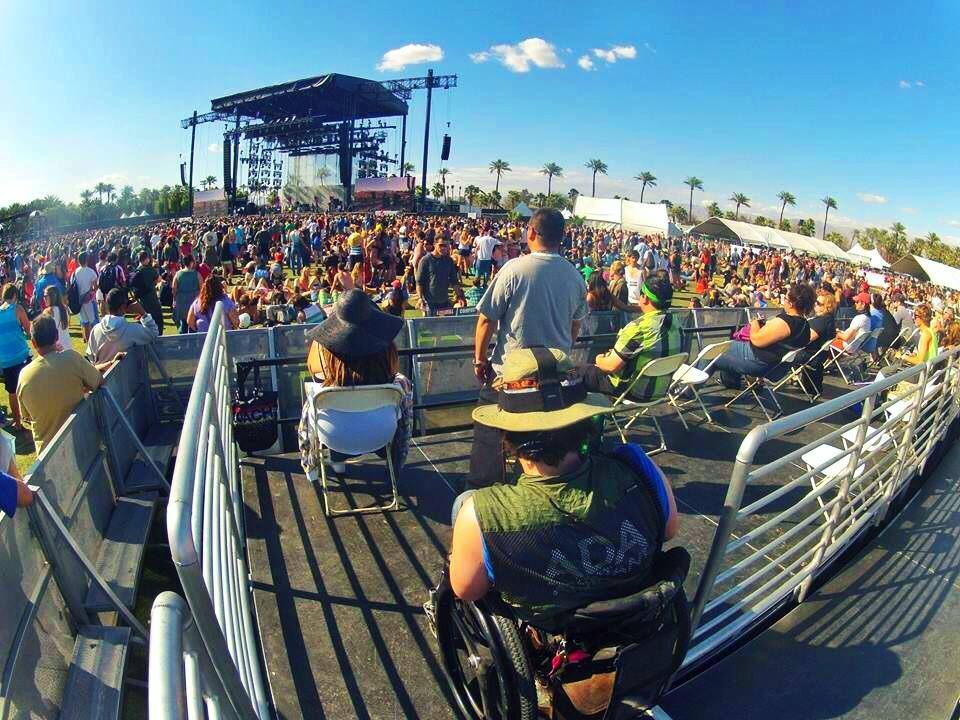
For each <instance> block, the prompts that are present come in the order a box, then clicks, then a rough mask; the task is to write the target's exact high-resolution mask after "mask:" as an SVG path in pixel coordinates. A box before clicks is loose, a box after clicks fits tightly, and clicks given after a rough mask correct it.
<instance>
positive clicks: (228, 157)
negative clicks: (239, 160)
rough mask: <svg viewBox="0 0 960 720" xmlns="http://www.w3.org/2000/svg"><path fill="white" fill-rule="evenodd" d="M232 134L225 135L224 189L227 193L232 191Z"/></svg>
mask: <svg viewBox="0 0 960 720" xmlns="http://www.w3.org/2000/svg"><path fill="white" fill-rule="evenodd" d="M230 148H231V146H230V136H229V135H224V136H223V191H224V192H225V193H228V194H229V193H230V191H231V190H230V188H231V187H232V185H231V178H230V175H231V170H232V166H233V153H232V152H231V151H230Z"/></svg>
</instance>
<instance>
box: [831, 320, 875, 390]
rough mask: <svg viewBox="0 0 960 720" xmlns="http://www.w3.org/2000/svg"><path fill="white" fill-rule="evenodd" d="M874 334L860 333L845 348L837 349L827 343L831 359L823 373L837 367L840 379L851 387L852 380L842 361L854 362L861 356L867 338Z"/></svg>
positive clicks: (845, 344) (844, 345)
mask: <svg viewBox="0 0 960 720" xmlns="http://www.w3.org/2000/svg"><path fill="white" fill-rule="evenodd" d="M872 334H873V333H868V332H865V333H860V334H859V335H857V337H855V338H854V339H853V340H851V341H850V342H849V343H844V344H843V348H837V347H836V346H835V345H834V344H833V342H829V343H827V348H828V350H827V352H828V353H829V354H830V358H829V359H828V360H827V362H825V363H824V365H823V371H824V372H827V370H829V369H830V368H831V366H834V365H835V366H836V368H837V372H839V373H840V377H842V378H843V381H844V382H845V383H846V384H847V385H850V379H849V378H848V377H847V374H846V373H845V372H844V370H843V365H841V364H840V361H841V360H853V359H854V358H856V357H857V355H859V354H860V350H861V348H863V344H864V343H865V342H866V341H867V338H869V337H871V336H872Z"/></svg>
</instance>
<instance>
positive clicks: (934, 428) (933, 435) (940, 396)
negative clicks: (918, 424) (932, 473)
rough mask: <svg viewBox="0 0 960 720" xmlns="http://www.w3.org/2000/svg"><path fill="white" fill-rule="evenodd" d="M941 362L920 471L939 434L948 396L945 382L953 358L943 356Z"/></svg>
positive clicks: (947, 386) (924, 465)
mask: <svg viewBox="0 0 960 720" xmlns="http://www.w3.org/2000/svg"><path fill="white" fill-rule="evenodd" d="M931 362H937V360H936V359H934V360H933V361H931ZM942 362H943V363H944V368H943V370H942V371H940V377H939V380H940V383H939V384H940V388H939V390H938V392H937V403H936V407H935V408H934V411H933V413H934V415H933V422H932V423H931V424H930V432H929V434H928V435H927V444H926V445H925V446H924V448H923V458H922V459H921V461H920V470H919V471H920V472H923V469H924V467H926V464H927V460H929V459H930V454H931V453H932V452H933V446H934V444H935V443H936V442H937V440H939V439H940V436H941V432H940V429H939V428H940V424H941V420H942V417H943V412H942V411H943V407H944V404H945V403H944V398H946V397H948V395H947V393H948V390H949V383H948V382H947V379H948V378H949V376H950V366H951V364H952V362H953V358H952V357H950V358H944V359H943V361H942ZM934 377H935V379H936V373H934Z"/></svg>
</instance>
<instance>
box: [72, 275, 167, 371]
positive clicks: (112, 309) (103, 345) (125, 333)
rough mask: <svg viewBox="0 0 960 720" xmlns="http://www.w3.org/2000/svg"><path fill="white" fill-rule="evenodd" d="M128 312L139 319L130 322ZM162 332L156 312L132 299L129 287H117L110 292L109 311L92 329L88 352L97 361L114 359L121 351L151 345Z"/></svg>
mask: <svg viewBox="0 0 960 720" xmlns="http://www.w3.org/2000/svg"><path fill="white" fill-rule="evenodd" d="M127 313H133V314H134V315H136V316H137V322H136V323H131V322H128V321H127V318H126V315H127ZM159 336H160V332H159V330H158V329H157V325H156V322H155V321H154V319H153V316H152V315H150V314H149V313H145V312H144V309H143V308H142V307H140V305H138V304H137V303H132V304H131V303H129V296H128V295H127V291H126V290H122V289H120V288H114V289H113V290H111V291H110V292H109V293H107V314H106V315H104V316H103V319H102V320H101V321H100V322H99V323H98V324H97V326H96V327H95V328H94V329H93V332H92V333H90V340H89V342H88V343H87V355H88V356H89V357H90V359H91V360H92V361H93V362H95V363H104V362H110V361H111V360H113V359H114V358H115V357H116V356H117V354H118V353H122V352H126V351H127V350H129V349H130V348H132V347H134V346H136V345H148V344H150V343H151V342H153V341H154V340H155V339H156V338H157V337H159Z"/></svg>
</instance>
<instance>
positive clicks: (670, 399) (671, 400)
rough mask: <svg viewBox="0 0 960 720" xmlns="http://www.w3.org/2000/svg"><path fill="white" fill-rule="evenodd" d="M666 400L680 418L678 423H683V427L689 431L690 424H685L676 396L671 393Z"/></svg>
mask: <svg viewBox="0 0 960 720" xmlns="http://www.w3.org/2000/svg"><path fill="white" fill-rule="evenodd" d="M668 402H669V403H670V404H671V405H673V409H674V410H676V411H677V417H678V418H680V423H681V424H682V425H683V429H684V430H686V431H687V432H689V431H690V426H689V425H687V420H686V418H685V417H683V411H682V410H681V409H680V405H679V404H678V403H677V398H676V397H675V396H673V395H669V396H668Z"/></svg>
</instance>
